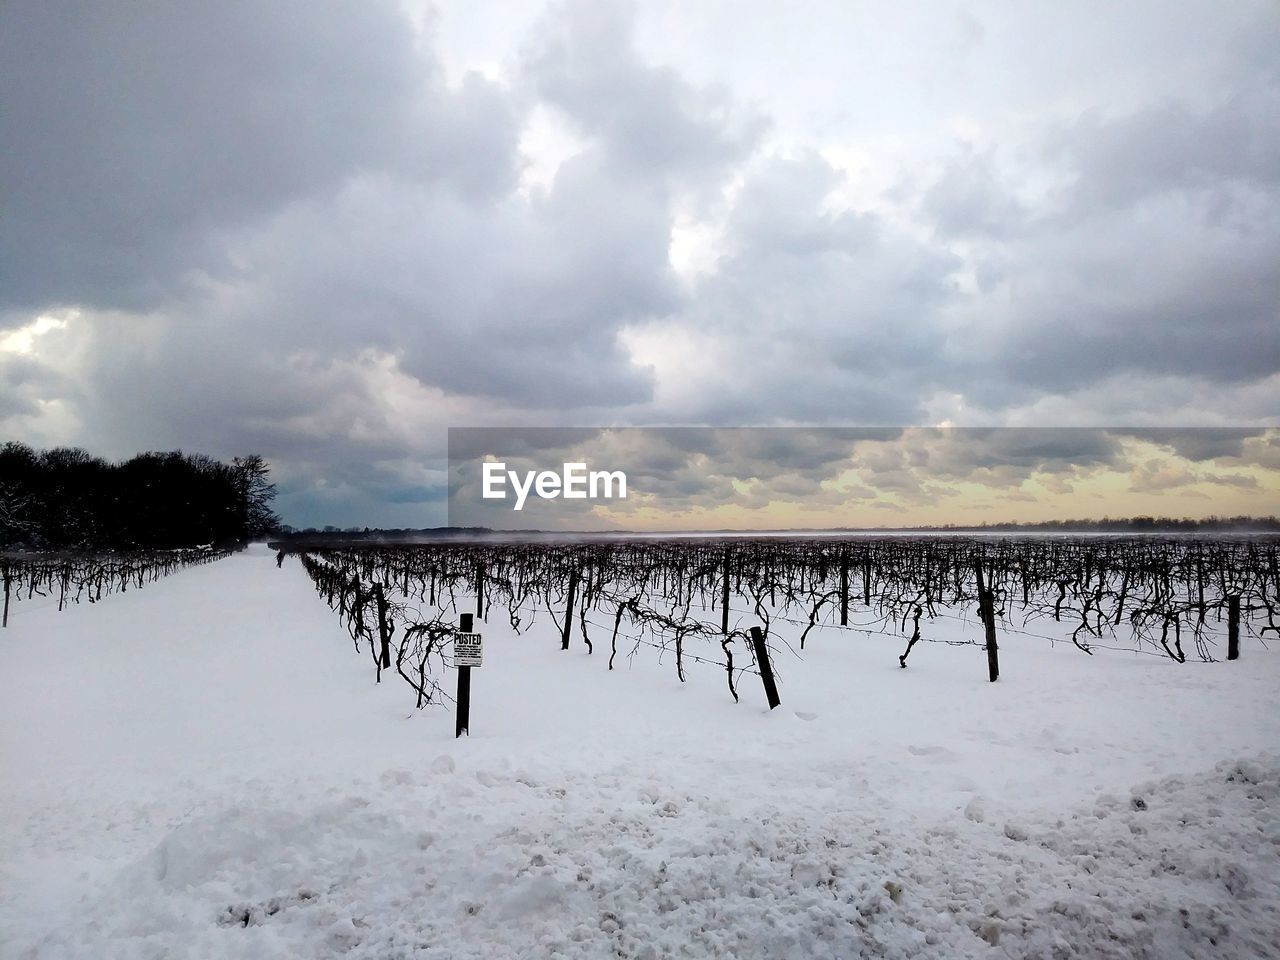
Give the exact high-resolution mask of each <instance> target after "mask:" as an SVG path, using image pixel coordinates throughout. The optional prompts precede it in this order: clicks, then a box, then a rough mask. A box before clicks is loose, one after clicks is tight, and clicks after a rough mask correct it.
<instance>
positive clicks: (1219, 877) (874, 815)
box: [22, 757, 1280, 960]
mask: <svg viewBox="0 0 1280 960" xmlns="http://www.w3.org/2000/svg"><path fill="white" fill-rule="evenodd" d="M461 767H462V765H461V764H457V765H455V764H453V763H452V762H450V763H445V762H443V761H440V762H437V763H435V764H432V765H430V766H429V768H428V769H426V770H423V771H421V772H419V773H414V772H412V771H406V770H391V771H387V772H386V773H385V774H384V775H383V776H382V777H380V778H378V779H377V781H376V782H374V783H361V784H351V785H349V786H348V787H347V788H343V789H336V788H329V789H327V790H323V791H321V790H316V791H315V795H314V796H297V795H293V796H289V795H288V791H281V792H280V793H278V794H275V793H271V792H270V791H268V792H267V793H266V794H264V796H263V797H262V800H263V801H264V802H263V804H262V805H261V806H253V805H246V804H243V803H240V804H235V805H231V806H228V807H227V808H225V809H223V810H221V811H219V812H216V813H211V814H208V815H204V816H201V817H198V818H195V819H192V820H191V821H190V822H188V823H186V824H184V825H182V826H181V827H179V828H178V829H176V830H173V831H172V832H171V833H169V834H168V835H167V836H166V837H165V838H164V840H163V841H162V842H161V843H160V844H159V845H158V846H157V847H156V848H155V849H154V850H152V851H151V852H150V853H149V854H148V855H147V856H146V857H144V858H142V859H140V860H138V861H137V862H135V863H133V864H132V865H130V866H129V867H128V868H127V869H126V870H124V871H123V872H122V873H121V874H120V875H119V876H118V877H117V879H116V882H114V883H112V884H110V885H106V886H105V887H104V888H103V889H105V890H106V891H107V892H105V893H102V894H99V895H97V896H96V897H90V898H87V899H86V900H85V902H84V903H83V904H82V906H81V908H80V910H79V911H77V913H76V915H75V918H74V920H73V921H72V922H71V923H69V924H66V925H64V926H63V927H62V928H61V929H59V930H57V931H56V932H55V933H53V934H52V935H50V936H48V937H46V938H45V939H43V940H42V941H40V942H38V943H37V944H36V945H35V946H33V947H32V948H30V949H29V950H28V951H26V952H25V953H23V954H22V956H24V957H27V958H31V960H43V958H62V957H70V956H93V957H98V958H115V957H119V958H126V957H127V958H135V957H137V958H150V957H157V958H158V957H169V956H200V957H209V958H221V957H228V958H230V957H261V958H273V957H298V956H306V957H314V958H337V957H346V958H352V960H354V958H410V957H413V958H424V960H425V958H447V957H448V958H466V957H477V958H479V957H484V958H502V957H530V956H533V957H551V956H556V957H567V958H587V957H609V956H618V957H633V958H646V957H647V958H658V957H668V956H693V957H738V958H767V957H777V958H782V957H833V956H838V957H846V958H847V957H888V958H896V957H901V958H906V957H913V956H918V955H921V953H922V951H927V952H928V953H929V954H932V955H938V956H947V957H991V956H1000V957H1049V958H1055V960H1071V958H1117V960H1118V958H1130V957H1159V958H1179V957H1187V958H1193V957H1204V956H1210V955H1212V956H1215V957H1257V956H1276V955H1280V924H1278V923H1277V920H1276V915H1275V912H1274V894H1275V891H1276V889H1278V888H1280V806H1278V805H1277V798H1280V758H1276V757H1253V758H1246V759H1242V760H1238V761H1232V762H1229V763H1223V764H1219V765H1218V766H1217V767H1216V768H1214V769H1213V770H1211V771H1208V772H1204V773H1202V774H1198V775H1195V776H1179V777H1168V778H1165V779H1162V780H1159V781H1155V782H1150V783H1145V784H1140V785H1138V786H1137V787H1135V788H1134V789H1133V790H1132V791H1129V792H1127V793H1123V794H1119V793H1117V794H1113V795H1107V796H1103V797H1101V798H1100V799H1099V800H1098V801H1097V802H1096V803H1094V804H1093V805H1092V806H1089V807H1087V808H1077V809H1074V810H1070V811H1063V813H1062V816H1061V818H1051V817H1048V816H1046V815H1045V814H1043V813H1041V814H1039V815H1031V816H1028V815H1027V814H1025V813H1022V814H1019V815H1018V816H1017V818H1016V820H1011V819H1010V814H1009V812H1008V811H1006V810H1004V809H1002V808H1001V805H1000V804H999V803H998V802H996V801H995V799H993V798H991V797H987V798H985V800H984V801H982V802H981V803H977V804H971V805H970V809H968V810H965V811H963V812H962V811H959V810H957V811H955V813H954V815H953V816H952V817H950V818H949V819H946V820H944V821H938V820H932V821H930V820H928V819H922V818H921V817H920V816H918V815H916V814H913V813H911V812H910V811H904V810H902V809H898V808H895V807H894V806H893V805H892V804H890V803H887V802H885V800H884V798H882V797H876V796H868V795H866V794H863V793H861V792H857V793H855V792H853V791H851V790H850V791H845V792H843V793H840V794H838V795H836V796H832V795H830V794H827V795H819V794H817V793H816V792H814V791H808V792H805V791H797V792H794V793H786V792H785V791H784V792H782V793H780V794H779V795H778V797H777V798H776V800H774V799H771V800H763V799H761V798H753V799H751V800H749V801H745V802H733V801H731V800H730V799H728V798H727V797H724V796H720V795H709V793H708V785H709V783H710V782H711V781H708V780H706V779H705V778H702V779H699V778H698V777H697V776H695V775H694V774H693V773H692V772H686V773H684V774H683V775H682V772H681V770H680V769H679V768H677V769H676V770H675V772H674V777H673V778H672V779H671V781H670V782H665V783H664V782H663V781H660V780H658V779H656V778H655V776H654V775H653V772H652V771H649V772H647V773H646V772H645V771H640V770H634V769H632V770H630V771H628V770H626V769H625V768H620V769H616V770H610V771H604V772H601V771H594V772H593V771H590V770H585V769H584V770H581V771H578V772H573V771H563V770H556V769H554V768H539V767H536V766H533V767H525V768H520V769H512V768H510V766H509V765H508V766H506V768H502V765H499V767H500V768H499V769H492V768H481V769H475V770H466V769H460V768H461ZM295 787H296V785H295ZM806 797H808V798H809V800H808V802H806V799H805V798H806ZM1138 800H1141V803H1139V802H1137V801H1138Z"/></svg>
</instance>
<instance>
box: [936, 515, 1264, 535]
mask: <svg viewBox="0 0 1280 960" xmlns="http://www.w3.org/2000/svg"><path fill="white" fill-rule="evenodd" d="M929 529H932V530H947V531H953V530H954V531H957V532H961V531H965V530H1000V531H1005V530H1013V531H1017V530H1035V531H1037V532H1054V531H1059V532H1063V533H1275V532H1278V531H1280V518H1278V517H1274V516H1272V517H1246V516H1239V517H1217V516H1211V517H1204V518H1201V519H1198V520H1197V519H1191V518H1189V517H1146V516H1140V517H1103V518H1102V519H1100V520H1097V519H1094V520H1040V521H1034V522H1027V523H1018V522H1014V521H1011V522H1008V523H983V524H979V525H977V526H966V527H959V526H954V525H947V526H942V527H931V528H929Z"/></svg>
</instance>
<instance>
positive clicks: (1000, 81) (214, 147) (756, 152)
mask: <svg viewBox="0 0 1280 960" xmlns="http://www.w3.org/2000/svg"><path fill="white" fill-rule="evenodd" d="M0 131H2V132H3V142H4V149H3V150H0V438H4V439H18V440H23V441H25V442H28V443H31V444H33V445H37V446H49V445H54V444H74V445H79V446H83V447H86V448H88V449H90V450H92V451H94V452H96V453H100V454H103V455H106V456H110V457H120V456H125V455H129V454H132V453H134V452H136V451H139V450H147V449H173V448H178V447H180V448H182V449H186V450H191V451H203V452H207V453H211V454H214V455H218V456H224V457H229V456H231V455H234V454H238V453H244V452H250V451H252V452H259V453H261V454H263V455H264V456H266V457H267V458H268V459H269V460H270V461H271V463H272V465H273V468H274V473H275V476H276V478H277V479H278V480H279V481H280V486H281V498H280V503H279V507H280V509H281V512H282V513H283V514H284V517H285V519H286V520H287V521H289V522H291V523H293V524H296V525H299V526H303V525H309V524H325V523H334V524H338V525H343V526H345V525H349V524H359V525H364V524H369V525H387V526H418V525H432V524H436V523H443V522H444V520H445V502H444V501H445V491H446V487H447V485H446V480H445V477H446V470H445V452H446V428H448V427H450V426H454V427H458V426H481V425H489V426H494V425H530V426H532V425H538V426H542V425H641V424H643V425H673V424H680V425H695V424H712V425H763V424H777V425H872V424H874V425H905V424H914V425H933V424H941V423H954V424H963V425H1017V426H1045V425H1101V424H1111V425H1117V424H1118V425H1130V426H1135V425H1143V426H1146V425H1161V426H1187V425H1268V424H1269V425H1273V426H1275V425H1280V332H1278V331H1280V315H1278V307H1277V305H1278V304H1280V6H1278V5H1277V4H1275V3H1274V2H1273V0H1256V2H1251V0H1231V2H1228V3H1223V2H1221V0H1212V2H1210V0H1206V2H1181V0H1131V2H1126V3H1123V4H1117V3H1114V2H1102V0H1096V2H1094V0H1080V2H1073V3H1069V4H1066V3H1061V4H1049V3H1033V4H1028V3H1014V2H1005V3H994V2H992V3H982V2H946V0H930V2H923V0H920V2H909V0H908V2H902V3H894V4H886V3H880V2H857V0H838V2H829V3H827V2H816V0H808V2H805V0H797V2H794V3H790V4H787V5H786V10H785V12H784V11H783V6H782V5H780V4H776V3H771V2H763V0H760V2H754V0H752V2H744V0H735V2H732V3H731V2H728V0H723V2H722V0H699V2H697V3H685V2H675V0H671V2H666V0H652V2H636V3H622V2H611V0H589V2H588V0H580V2H568V3H562V2H555V3H550V4H544V3H516V2H512V0H494V2H486V3H483V4H476V3H468V2H441V3H426V2H420V0H402V2H385V3H384V2H380V0H364V2H360V3H336V2H332V3H331V2H323V0H321V2H317V0H306V2H302V0H280V2H274V0H273V2H267V3H263V2H259V0H252V2H251V0H228V2H222V3H217V4H209V3H190V4H188V3H182V2H173V3H166V4H134V3H125V2H121V3H112V2H107V3H104V2H88V0H86V2H82V3H76V2H64V3H43V2H40V0H10V2H7V3H4V4H0ZM1268 436H1269V437H1270V440H1267V439H1266V438H1267V437H1268ZM1254 444H1255V445H1254V447H1251V448H1250V449H1252V450H1254V454H1253V456H1254V458H1255V459H1257V460H1266V459H1267V458H1268V457H1274V456H1275V455H1276V443H1275V434H1274V433H1272V434H1270V435H1263V439H1262V440H1260V441H1254ZM1121 449H1122V450H1124V451H1127V452H1124V453H1122V454H1115V456H1116V457H1117V458H1118V459H1116V460H1115V461H1114V465H1115V466H1116V467H1117V470H1118V471H1119V474H1118V475H1121V476H1127V477H1128V479H1129V482H1130V483H1131V484H1132V485H1134V489H1135V490H1137V489H1141V488H1142V487H1143V486H1144V485H1146V486H1148V487H1150V485H1151V484H1152V483H1159V484H1162V485H1163V486H1162V489H1165V490H1169V489H1173V488H1174V487H1176V486H1177V478H1178V474H1177V473H1176V471H1177V470H1182V471H1184V475H1185V474H1186V471H1188V470H1190V471H1192V474H1190V476H1193V477H1194V476H1199V477H1200V480H1199V481H1197V482H1203V476H1204V475H1207V474H1205V473H1204V471H1203V470H1202V469H1201V473H1200V474H1198V475H1197V474H1195V473H1194V471H1195V470H1197V469H1200V468H1197V467H1196V466H1195V465H1196V464H1197V463H1199V462H1201V461H1197V460H1195V459H1194V458H1191V459H1186V458H1182V457H1181V455H1180V454H1178V453H1177V452H1176V451H1173V450H1172V448H1171V447H1165V448H1164V453H1165V454H1167V455H1170V456H1173V457H1174V458H1175V460H1176V462H1174V463H1173V467H1171V468H1169V469H1171V470H1173V471H1174V473H1172V474H1170V473H1167V472H1166V473H1165V474H1160V475H1159V476H1158V477H1156V479H1155V480H1153V479H1152V477H1153V476H1155V473H1158V472H1159V469H1162V468H1156V467H1150V466H1149V465H1148V464H1149V462H1150V460H1151V451H1150V450H1146V449H1138V448H1136V447H1133V446H1132V444H1129V445H1124V444H1122V445H1121ZM1232 455H1236V454H1234V453H1233V454H1232ZM1171 462H1172V461H1171ZM1216 469H1217V468H1215V470H1216ZM1241 469H1244V468H1243V467H1242V468H1241ZM1144 470H1145V471H1146V473H1145V474H1144V473H1143V471H1144ZM1153 471H1154V473H1153ZM1210 474H1211V475H1212V476H1222V475H1225V474H1222V473H1221V471H1218V472H1213V471H1210ZM1186 482H1187V483H1191V482H1192V480H1187V481H1186ZM1242 483H1243V481H1242ZM1170 484H1173V486H1172V487H1171V486H1170ZM1224 486H1230V484H1226V485H1224ZM997 492H998V491H997ZM1024 492H1025V491H1024ZM1046 495H1047V494H1046ZM1064 495H1065V494H1064ZM1015 502H1016V500H1010V501H1005V503H1006V505H1007V504H1012V503H1015ZM1009 512H1010V513H1013V512H1014V511H1012V510H1010V511H1009ZM1088 512H1089V511H1088V510H1084V509H1078V510H1075V511H1074V512H1073V513H1072V515H1081V514H1083V513H1088Z"/></svg>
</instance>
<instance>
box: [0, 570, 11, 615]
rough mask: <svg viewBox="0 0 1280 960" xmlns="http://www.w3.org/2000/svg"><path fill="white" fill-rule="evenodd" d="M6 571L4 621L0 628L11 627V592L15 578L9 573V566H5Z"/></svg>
mask: <svg viewBox="0 0 1280 960" xmlns="http://www.w3.org/2000/svg"><path fill="white" fill-rule="evenodd" d="M3 569H4V621H3V622H0V627H7V626H8V625H9V590H10V588H11V587H12V586H13V576H12V575H11V574H10V573H9V564H8V562H6V563H5V564H4V565H3Z"/></svg>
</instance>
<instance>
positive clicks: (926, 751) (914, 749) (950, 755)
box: [907, 744, 956, 761]
mask: <svg viewBox="0 0 1280 960" xmlns="http://www.w3.org/2000/svg"><path fill="white" fill-rule="evenodd" d="M907 752H908V753H910V754H912V755H913V756H917V757H930V758H932V759H934V760H939V761H942V760H954V759H955V758H956V755H955V752H954V751H952V750H948V749H947V748H946V747H940V746H937V745H936V744H931V745H929V746H924V747H919V746H916V745H915V744H911V745H909V746H908V747H907Z"/></svg>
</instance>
